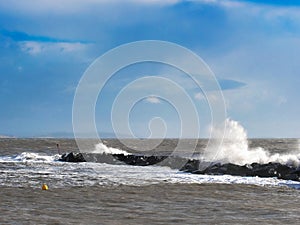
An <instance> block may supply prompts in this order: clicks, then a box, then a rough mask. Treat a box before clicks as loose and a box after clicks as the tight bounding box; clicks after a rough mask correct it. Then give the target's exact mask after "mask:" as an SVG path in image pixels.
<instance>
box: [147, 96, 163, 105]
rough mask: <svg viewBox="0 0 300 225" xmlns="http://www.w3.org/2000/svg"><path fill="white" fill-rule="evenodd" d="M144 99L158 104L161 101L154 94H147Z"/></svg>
mask: <svg viewBox="0 0 300 225" xmlns="http://www.w3.org/2000/svg"><path fill="white" fill-rule="evenodd" d="M146 101H147V102H149V103H152V104H159V103H161V101H160V99H159V98H158V97H156V96H149V97H147V98H146Z"/></svg>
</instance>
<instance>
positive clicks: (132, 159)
mask: <svg viewBox="0 0 300 225" xmlns="http://www.w3.org/2000/svg"><path fill="white" fill-rule="evenodd" d="M113 156H114V157H115V158H116V159H117V160H119V161H122V162H124V163H126V164H128V165H134V166H149V165H154V164H157V163H159V162H161V161H163V160H164V159H166V158H167V156H145V155H142V156H139V155H124V154H113Z"/></svg>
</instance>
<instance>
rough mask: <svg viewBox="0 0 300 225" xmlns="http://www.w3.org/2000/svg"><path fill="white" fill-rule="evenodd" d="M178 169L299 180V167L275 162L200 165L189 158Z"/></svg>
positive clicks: (213, 173)
mask: <svg viewBox="0 0 300 225" xmlns="http://www.w3.org/2000/svg"><path fill="white" fill-rule="evenodd" d="M180 170H181V171H185V172H190V173H193V174H209V175H225V174H226V175H233V176H258V177H277V178H279V179H284V180H294V181H300V179H299V178H300V169H299V168H297V167H294V166H289V165H283V164H280V163H275V162H270V163H267V164H259V163H252V164H246V165H243V166H241V165H236V164H232V163H225V164H221V163H210V165H206V166H201V163H200V161H199V160H189V161H188V162H187V163H186V165H185V166H184V167H182V168H181V169H180Z"/></svg>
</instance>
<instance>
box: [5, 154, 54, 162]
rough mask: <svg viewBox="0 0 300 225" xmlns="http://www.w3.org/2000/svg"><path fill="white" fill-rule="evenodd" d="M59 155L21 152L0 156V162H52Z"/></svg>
mask: <svg viewBox="0 0 300 225" xmlns="http://www.w3.org/2000/svg"><path fill="white" fill-rule="evenodd" d="M59 158H60V155H58V154H57V155H52V156H49V155H43V154H39V153H32V152H22V153H21V154H19V155H15V156H2V157H0V162H35V161H36V162H41V161H44V162H53V161H55V160H58V159H59Z"/></svg>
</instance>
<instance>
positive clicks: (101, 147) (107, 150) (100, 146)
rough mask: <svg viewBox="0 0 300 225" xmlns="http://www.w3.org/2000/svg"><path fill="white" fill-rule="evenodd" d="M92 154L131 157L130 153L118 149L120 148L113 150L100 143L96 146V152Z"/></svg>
mask: <svg viewBox="0 0 300 225" xmlns="http://www.w3.org/2000/svg"><path fill="white" fill-rule="evenodd" d="M92 153H96V154H123V155H129V154H130V153H128V152H126V151H124V150H121V149H118V148H112V147H108V146H106V145H105V144H103V143H98V144H96V145H95V150H94V151H93V152H92Z"/></svg>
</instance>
